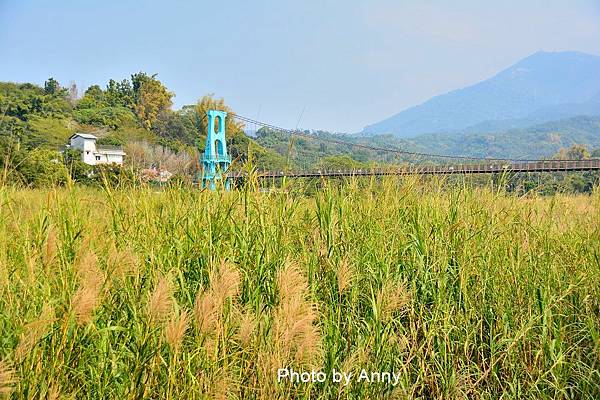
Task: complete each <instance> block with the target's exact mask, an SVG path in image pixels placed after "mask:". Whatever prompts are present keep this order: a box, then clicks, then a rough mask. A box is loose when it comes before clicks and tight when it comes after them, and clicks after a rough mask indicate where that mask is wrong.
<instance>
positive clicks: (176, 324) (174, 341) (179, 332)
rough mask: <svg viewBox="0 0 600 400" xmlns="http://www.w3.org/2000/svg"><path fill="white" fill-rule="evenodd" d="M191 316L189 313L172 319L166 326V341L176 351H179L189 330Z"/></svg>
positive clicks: (183, 313)
mask: <svg viewBox="0 0 600 400" xmlns="http://www.w3.org/2000/svg"><path fill="white" fill-rule="evenodd" d="M188 321H189V315H188V312H187V311H183V312H182V313H181V314H179V315H178V316H176V317H175V318H173V319H171V320H170V321H169V322H168V323H167V326H165V340H166V341H167V343H168V344H169V346H171V348H172V349H173V350H174V351H178V350H179V348H180V347H181V343H182V342H183V338H184V336H185V332H186V331H187V328H188Z"/></svg>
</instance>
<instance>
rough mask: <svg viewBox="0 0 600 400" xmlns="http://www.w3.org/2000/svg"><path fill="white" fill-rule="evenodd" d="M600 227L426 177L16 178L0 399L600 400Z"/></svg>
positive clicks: (9, 196)
mask: <svg viewBox="0 0 600 400" xmlns="http://www.w3.org/2000/svg"><path fill="white" fill-rule="evenodd" d="M599 222H600V195H599V194H598V193H595V194H594V195H592V196H568V195H557V196H555V197H546V198H545V197H536V196H528V197H517V196H514V195H510V194H506V193H504V192H503V191H502V190H498V189H493V188H470V187H465V186H462V187H449V186H447V185H446V186H445V185H443V184H442V183H439V182H435V181H419V180H415V179H392V178H390V179H386V180H383V181H381V180H376V179H373V180H370V181H353V180H350V181H346V182H331V183H329V182H324V183H323V184H322V187H321V189H320V190H319V191H318V193H316V194H313V195H305V194H302V193H297V192H296V191H294V190H293V187H292V186H290V187H287V188H284V190H277V191H271V192H264V191H260V190H257V188H256V187H254V186H253V185H252V184H248V185H246V186H244V187H241V188H239V189H238V190H235V191H231V192H206V191H198V190H195V189H191V188H167V189H164V190H161V191H156V190H155V189H151V188H122V189H116V190H115V189H91V188H81V187H69V188H61V189H48V190H25V189H13V188H8V187H4V188H0V398H3V397H6V398H11V399H213V398H216V399H341V398H349V399H362V398H364V399H371V398H393V399H406V398H422V399H462V398H472V399H479V398H483V399H491V398H506V399H527V398H529V399H554V398H561V399H563V398H566V399H595V398H600V225H599ZM282 368H288V369H293V370H294V371H297V372H311V371H322V372H324V373H325V375H326V376H327V379H325V380H324V381H323V382H317V381H314V382H300V383H296V382H291V381H290V380H289V379H285V378H284V379H282V380H281V382H278V370H279V369H282ZM334 370H336V371H343V372H346V373H348V374H353V375H352V379H350V381H349V382H348V384H347V385H346V384H344V383H339V382H334V381H333V380H332V379H331V374H332V372H333V371H334ZM363 370H364V371H367V372H368V373H371V372H390V373H391V372H393V373H394V374H395V376H396V377H397V381H396V382H392V383H390V382H365V381H359V380H358V379H357V378H358V376H359V375H360V373H361V372H362V371H363ZM394 383H395V384H394Z"/></svg>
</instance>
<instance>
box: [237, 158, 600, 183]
mask: <svg viewBox="0 0 600 400" xmlns="http://www.w3.org/2000/svg"><path fill="white" fill-rule="evenodd" d="M596 170H600V159H594V160H548V161H536V162H521V163H515V162H513V163H511V162H494V163H486V164H455V165H424V166H407V167H402V168H380V169H377V168H376V169H355V170H317V171H295V172H285V171H268V172H263V173H259V178H263V179H264V178H283V177H289V178H308V177H320V176H323V177H344V176H385V175H449V174H497V173H502V172H561V171H596ZM228 176H229V177H230V178H234V179H236V178H242V177H244V176H245V174H244V173H230V174H228Z"/></svg>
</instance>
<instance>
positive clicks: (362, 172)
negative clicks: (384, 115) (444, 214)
mask: <svg viewBox="0 0 600 400" xmlns="http://www.w3.org/2000/svg"><path fill="white" fill-rule="evenodd" d="M207 116H208V133H207V138H206V148H205V151H204V157H203V159H202V163H203V178H202V179H203V186H204V187H210V188H214V187H215V186H214V183H215V181H216V180H219V179H222V178H225V182H226V184H227V186H228V182H229V180H237V179H241V178H244V177H246V176H247V174H246V173H245V172H241V171H228V169H229V166H230V165H231V162H232V159H231V157H230V156H229V155H228V154H227V148H226V140H225V123H224V121H225V117H226V116H227V113H225V112H223V111H216V110H210V111H208V114H207ZM231 118H233V119H236V120H238V121H240V122H242V123H244V124H251V125H254V126H255V127H258V126H260V127H265V128H268V129H270V130H272V131H275V132H282V133H285V134H287V135H289V137H290V138H292V137H294V136H297V137H303V138H306V139H310V140H316V141H321V142H326V143H330V144H334V145H336V146H350V147H354V148H359V149H363V150H372V151H375V152H383V153H392V154H395V155H399V156H404V157H405V158H406V157H409V158H412V159H413V160H414V159H419V160H421V162H414V161H413V162H410V163H409V162H405V163H402V164H401V165H393V166H386V167H378V168H367V169H351V170H344V169H333V168H329V169H326V168H316V169H314V170H299V171H288V170H286V171H259V173H258V175H257V176H258V178H259V179H269V178H271V179H275V178H317V177H332V178H335V177H352V176H355V177H360V176H389V175H450V174H499V173H523V172H524V173H533V172H568V171H598V170H600V159H585V160H552V159H548V160H544V159H511V158H483V157H471V156H461V155H447V154H432V153H421V152H414V151H408V150H402V149H395V148H387V147H378V146H371V145H367V144H363V143H356V142H351V141H345V140H341V139H338V138H331V137H322V136H317V135H311V134H308V133H305V132H301V131H297V130H290V129H285V128H281V127H278V126H275V125H272V124H269V123H266V122H262V121H257V120H254V119H252V118H248V117H244V116H241V115H236V114H233V115H231ZM424 159H425V160H430V162H431V160H437V162H435V163H429V164H425V163H423V162H422V160H424ZM440 160H443V161H444V162H440Z"/></svg>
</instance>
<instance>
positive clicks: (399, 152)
mask: <svg viewBox="0 0 600 400" xmlns="http://www.w3.org/2000/svg"><path fill="white" fill-rule="evenodd" d="M233 118H236V119H238V120H240V121H243V122H248V123H252V124H256V125H260V126H263V127H265V128H269V129H272V130H276V131H281V132H285V133H288V134H289V135H295V136H300V137H304V138H307V139H313V140H320V141H323V142H327V143H332V144H337V145H345V146H353V147H358V148H362V149H367V150H373V151H383V152H388V153H395V154H403V155H410V156H419V157H428V158H446V159H453V160H471V161H510V162H536V161H547V160H540V159H514V158H485V157H470V156H452V155H446V154H433V153H421V152H416V151H408V150H399V149H392V148H386V147H378V146H370V145H367V144H361V143H352V142H345V141H343V140H337V139H331V138H323V137H319V136H316V135H309V134H306V133H304V132H300V131H293V130H291V129H286V128H282V127H280V126H276V125H272V124H269V123H266V122H262V121H257V120H254V119H252V118H248V117H244V116H241V115H237V114H234V115H233ZM565 161H575V160H565Z"/></svg>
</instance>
